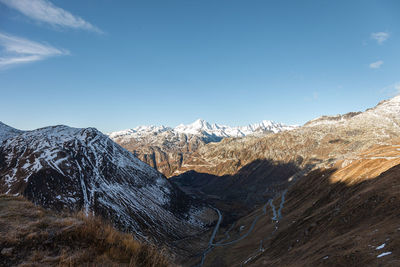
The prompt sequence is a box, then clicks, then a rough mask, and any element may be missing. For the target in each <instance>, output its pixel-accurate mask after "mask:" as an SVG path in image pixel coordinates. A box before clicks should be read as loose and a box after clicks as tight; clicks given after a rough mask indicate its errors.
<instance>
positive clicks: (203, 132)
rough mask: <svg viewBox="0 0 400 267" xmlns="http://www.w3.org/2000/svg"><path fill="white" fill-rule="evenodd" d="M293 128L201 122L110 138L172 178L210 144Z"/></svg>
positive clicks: (147, 128) (140, 129) (132, 131)
mask: <svg viewBox="0 0 400 267" xmlns="http://www.w3.org/2000/svg"><path fill="white" fill-rule="evenodd" d="M293 128H295V127H294V126H287V125H284V124H281V123H275V122H272V121H262V122H261V123H256V124H252V125H248V126H240V127H230V126H226V125H218V124H210V123H208V122H206V121H204V120H201V119H199V120H196V121H195V122H194V123H192V124H189V125H183V124H181V125H178V126H177V127H175V128H171V127H165V126H140V127H137V128H134V129H129V130H124V131H119V132H113V133H110V134H109V136H110V138H111V139H113V140H114V141H115V142H117V143H118V144H120V145H121V146H123V147H125V148H126V149H128V150H129V151H132V152H133V153H134V154H135V155H136V156H137V157H138V158H139V159H141V160H142V161H144V162H146V163H148V164H149V165H150V166H152V167H154V168H156V169H157V170H158V171H160V172H162V173H163V174H164V175H166V176H167V177H169V176H171V175H172V174H174V173H175V171H176V170H178V169H179V168H180V167H181V165H182V162H183V160H184V158H186V157H187V155H188V154H190V153H192V152H194V151H196V150H197V149H198V148H199V147H201V146H203V145H205V144H207V143H210V142H219V141H221V140H222V139H223V138H237V137H244V136H250V135H251V136H260V135H263V134H267V133H277V132H281V131H285V130H291V129H293Z"/></svg>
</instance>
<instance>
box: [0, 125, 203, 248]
mask: <svg viewBox="0 0 400 267" xmlns="http://www.w3.org/2000/svg"><path fill="white" fill-rule="evenodd" d="M0 193H3V194H8V195H23V196H25V197H27V198H28V199H29V200H31V201H33V202H34V203H35V204H40V205H42V206H44V207H46V208H51V209H56V210H62V209H67V210H81V209H82V210H84V212H85V213H86V214H89V213H90V214H95V215H99V216H102V217H103V218H105V219H107V220H109V221H111V222H112V223H113V224H114V225H115V226H117V227H118V228H119V229H121V230H125V231H130V232H133V233H135V234H136V236H137V237H140V238H142V239H151V240H154V241H157V242H160V243H159V244H166V243H167V242H169V241H170V240H177V239H181V238H184V237H187V236H188V235H192V234H194V233H197V232H199V231H202V230H203V228H202V226H203V225H204V224H203V221H202V216H203V214H204V212H206V211H207V208H204V207H203V206H201V205H200V204H196V203H195V202H194V200H193V199H191V198H190V197H188V196H186V195H185V194H184V193H183V192H181V191H180V190H179V189H178V188H177V187H176V186H174V185H173V184H171V183H170V182H169V181H168V180H167V179H166V178H165V177H163V176H162V175H161V174H160V173H159V172H157V171H156V170H154V169H153V168H151V167H149V166H148V165H147V164H145V163H143V162H142V161H140V160H138V159H137V158H136V157H135V156H134V155H132V154H131V153H130V152H128V151H127V150H125V149H123V148H122V147H120V146H119V145H117V144H115V143H114V142H113V141H112V140H110V139H109V138H108V137H107V136H106V135H104V134H102V133H100V132H99V131H97V130H96V129H94V128H87V129H77V128H71V127H67V126H54V127H46V128H41V129H37V130H34V131H26V132H22V133H20V134H18V135H15V136H12V137H9V138H8V139H6V140H5V141H4V142H3V144H2V146H0Z"/></svg>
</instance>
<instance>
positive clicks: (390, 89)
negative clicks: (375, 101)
mask: <svg viewBox="0 0 400 267" xmlns="http://www.w3.org/2000/svg"><path fill="white" fill-rule="evenodd" d="M380 92H381V93H383V94H385V95H387V96H390V97H393V96H395V95H399V94H400V81H399V82H395V83H393V84H391V85H389V86H386V87H384V88H382V89H381V90H380Z"/></svg>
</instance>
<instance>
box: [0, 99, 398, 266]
mask: <svg viewBox="0 0 400 267" xmlns="http://www.w3.org/2000/svg"><path fill="white" fill-rule="evenodd" d="M0 193H1V194H2V196H0V229H1V230H0V233H2V235H1V236H2V237H0V250H1V254H0V265H4V266H8V265H18V264H27V265H29V264H31V265H46V266H49V265H50V266H58V265H66V264H67V263H68V262H70V263H72V264H71V265H82V264H83V265H85V264H86V265H87V264H89V265H90V263H92V264H93V265H102V263H103V265H106V266H117V265H125V266H136V265H133V263H132V262H133V261H132V259H133V258H130V260H126V261H125V260H124V259H125V258H123V257H119V258H118V256H115V253H114V254H112V253H111V252H110V251H111V250H110V249H114V247H117V248H118V249H120V250H123V251H125V253H128V251H132V255H136V254H137V255H141V256H140V257H139V256H137V257H136V258H135V260H137V261H136V262H139V263H137V266H141V265H142V266H164V265H165V266H168V265H170V266H400V209H399V207H400V96H396V97H394V98H391V99H389V100H384V101H382V102H380V103H379V104H377V105H376V106H375V107H372V108H370V109H367V110H365V111H362V112H350V113H347V114H344V115H336V116H322V117H319V118H316V119H313V120H310V121H309V122H307V123H305V124H304V125H302V126H290V125H284V124H281V123H276V122H272V121H262V122H261V123H257V124H250V125H248V126H240V127H230V126H226V125H218V124H210V123H208V122H206V121H204V120H197V121H195V122H194V123H192V124H189V125H183V124H181V125H179V126H177V127H175V128H173V127H166V126H140V127H136V128H133V129H128V130H123V131H118V132H112V133H109V134H107V135H105V134H103V133H101V132H100V131H98V130H96V129H95V128H83V129H80V128H72V127H68V126H63V125H58V126H50V127H45V128H41V129H36V130H31V131H22V130H17V129H14V128H12V127H10V126H7V125H5V124H3V123H0ZM32 203H33V204H32ZM5 207H10V208H8V209H7V208H5ZM39 215H40V216H39ZM18 216H19V217H21V218H23V221H24V222H25V223H24V225H21V226H16V225H15V221H16V219H15V218H19V217H18ZM92 217H94V218H98V219H99V220H101V221H102V224H99V225H100V226H98V227H106V226H104V225H103V224H105V225H109V227H111V228H107V229H112V231H115V233H114V232H113V234H112V235H111V234H110V235H109V236H108V237H104V238H103V239H101V240H103V241H99V239H98V238H97V239H96V238H95V237H96V235H93V240H95V241H93V240H92V239H90V240H89V241H88V239H84V240H83V241H82V240H81V239H79V238H82V235H78V234H76V233H77V231H78V230H77V229H81V227H82V225H85V224H88V223H90V222H88V220H89V219H88V218H92ZM43 218H46V221H45V222H43V220H44V219H43ZM21 220H22V219H21ZM40 220H42V221H41V222H42V223H41V224H40V225H38V224H37V222H38V221H40ZM67 222H68V223H67ZM91 225H93V223H92V224H91ZM96 225H97V224H96ZM28 226H29V227H30V228H28ZM4 229H7V230H4ZM27 229H31V230H29V231H28V230H27ZM32 229H33V230H32ZM71 229H74V230H71ZM85 229H88V228H85ZM12 231H14V232H15V233H14V234H13V235H10V234H9V233H11V232H12ZM79 231H81V230H79ZM108 231H111V230H108ZM44 232H45V234H44ZM122 232H123V233H122ZM125 235H127V236H129V237H130V238H133V239H132V240H131V239H129V242H128V241H126V240H128V239H126V238H127V237H126V236H125ZM110 236H112V237H113V238H111V237H110ZM116 237H118V238H119V239H117V240H125V241H118V242H119V244H123V245H124V246H125V247H124V248H122V247H121V246H120V245H116V244H117V242H114V241H113V240H116ZM91 238H92V237H91ZM65 240H73V242H72V244H74V246H75V248H73V247H72V246H71V245H67V243H66V241H65ZM110 240H111V241H110ZM78 241H79V242H78ZM27 242H31V243H32V244H36V245H37V247H38V248H40V249H38V251H39V250H40V253H39V252H38V251H36V252H30V251H29V249H27V248H28V247H29V246H28V245H27V244H31V243H27ZM35 242H36V243H35ZM130 242H138V244H141V245H135V246H143V249H141V250H140V249H134V250H129V249H128V247H130V248H131V247H133V245H129V246H128V245H127V244H131V243H130ZM88 244H101V246H100V245H98V246H97V250H94V248H92V247H91V246H89V245H88ZM109 244H111V245H109ZM135 244H136V243H135ZM80 247H82V251H86V252H85V253H87V254H85V255H97V254H99V255H103V257H104V259H106V260H104V261H103V262H102V263H101V262H100V263H99V262H98V261H96V260H93V257H89V256H85V257H87V259H88V260H86V261H82V257H83V256H82V255H83V254H79V253H78V252H77V248H80ZM98 247H101V248H102V250H99V249H98ZM105 247H106V248H107V249H105ZM151 248H153V250H152V249H151ZM115 249H116V248H115ZM115 251H116V250H115ZM138 251H141V252H138ZM149 251H152V252H151V253H154V254H152V255H156V256H151V257H150V258H153V259H154V260H155V259H156V260H157V263H150V262H149V261H146V260H147V258H149V257H147V258H146V257H145V256H143V255H151V254H150V252H149ZM33 253H36V254H33ZM77 253H78V254H79V255H80V256H79V257H78V256H77V255H78V254H77ZM82 253H83V252H82ZM96 253H97V254H96ZM129 253H130V252H129ZM135 253H136V254H135ZM140 253H142V254H140ZM146 253H147V254H146ZM60 255H63V256H62V257H61V256H60ZM113 255H114V256H113ZM118 255H120V254H118ZM129 255H131V254H129ZM56 257H58V258H56ZM85 259H86V258H85ZM144 259H146V260H144ZM152 264H153V265H152ZM69 266H70V265H69Z"/></svg>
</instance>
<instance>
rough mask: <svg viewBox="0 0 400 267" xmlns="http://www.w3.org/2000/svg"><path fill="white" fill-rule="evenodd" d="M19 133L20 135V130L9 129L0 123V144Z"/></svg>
mask: <svg viewBox="0 0 400 267" xmlns="http://www.w3.org/2000/svg"><path fill="white" fill-rule="evenodd" d="M20 133H22V131H21V130H17V129H15V128H13V127H10V126H8V125H6V124H4V123H2V122H1V121H0V143H1V142H3V141H4V140H6V139H7V138H9V137H12V136H15V135H17V134H20Z"/></svg>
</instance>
